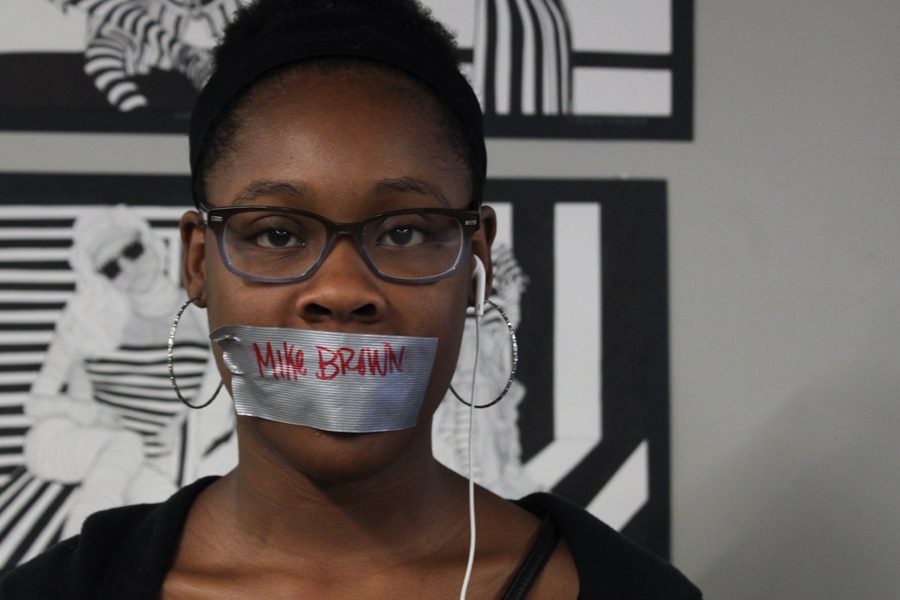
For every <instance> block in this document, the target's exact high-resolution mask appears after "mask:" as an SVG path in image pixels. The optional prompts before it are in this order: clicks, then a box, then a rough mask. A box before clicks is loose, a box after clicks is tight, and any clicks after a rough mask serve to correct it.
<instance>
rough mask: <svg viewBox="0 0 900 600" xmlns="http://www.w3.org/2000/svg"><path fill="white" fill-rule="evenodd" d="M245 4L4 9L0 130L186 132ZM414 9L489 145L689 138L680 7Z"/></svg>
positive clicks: (540, 0)
mask: <svg viewBox="0 0 900 600" xmlns="http://www.w3.org/2000/svg"><path fill="white" fill-rule="evenodd" d="M296 1H297V2H303V1H304V0H296ZM245 2H247V0H6V1H5V2H3V3H2V4H0V20H2V21H3V22H4V23H5V24H6V25H7V27H10V24H14V25H12V27H13V28H14V29H15V35H8V36H3V37H0V78H2V80H4V81H13V82H15V83H16V84H15V85H5V86H0V129H9V130H47V131H52V130H62V131H148V132H184V131H186V129H187V122H188V118H189V114H190V108H191V106H192V104H193V100H194V98H195V96H196V93H197V89H198V88H199V87H200V86H201V85H202V84H203V82H204V81H205V80H206V78H207V77H208V76H209V72H210V68H211V58H210V47H211V46H212V45H213V44H214V42H215V40H216V39H217V38H218V37H219V36H221V34H222V31H223V29H224V27H225V25H226V24H227V23H228V20H229V19H230V17H231V15H232V14H233V13H234V11H235V10H237V9H238V8H239V7H240V6H241V5H242V4H243V3H245ZM423 4H424V5H426V6H427V7H429V8H430V9H431V10H432V11H433V13H434V15H435V16H436V17H437V18H439V19H440V20H442V21H443V22H444V23H445V24H447V26H448V27H449V28H450V29H451V30H452V31H454V32H455V33H456V34H457V38H458V42H459V45H460V60H461V63H462V67H463V69H464V70H465V71H466V72H467V74H468V76H469V78H470V81H471V82H472V85H473V87H474V88H475V90H476V92H477V93H478V96H479V99H480V100H481V103H482V108H483V110H484V114H485V128H486V132H487V135H488V136H502V137H519V136H524V137H586V138H591V137H593V138H677V139H689V138H690V137H691V135H692V111H693V107H692V104H693V83H692V68H693V67H692V61H693V58H692V56H693V41H692V36H693V0H423Z"/></svg>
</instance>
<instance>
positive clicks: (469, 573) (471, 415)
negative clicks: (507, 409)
mask: <svg viewBox="0 0 900 600" xmlns="http://www.w3.org/2000/svg"><path fill="white" fill-rule="evenodd" d="M480 330H481V315H479V314H478V313H477V312H476V314H475V366H474V368H473V369H472V394H471V395H470V396H469V444H468V445H469V560H468V562H467V563H466V576H465V577H464V578H463V584H462V589H461V590H460V591H459V600H466V592H467V591H468V590H469V580H470V579H471V578H472V566H473V565H474V564H475V469H474V461H473V459H472V455H473V453H472V431H473V429H474V426H475V380H476V379H477V377H478V345H479V343H480V339H479V336H480V333H481V331H480Z"/></svg>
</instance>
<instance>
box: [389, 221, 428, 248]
mask: <svg viewBox="0 0 900 600" xmlns="http://www.w3.org/2000/svg"><path fill="white" fill-rule="evenodd" d="M424 241H425V234H424V233H423V232H422V231H421V230H420V229H417V228H415V227H413V226H411V225H402V226H399V227H392V228H391V229H389V230H388V231H386V232H385V233H384V234H383V235H382V236H381V238H380V239H379V240H378V243H379V244H382V245H385V246H417V245H419V244H421V243H423V242H424Z"/></svg>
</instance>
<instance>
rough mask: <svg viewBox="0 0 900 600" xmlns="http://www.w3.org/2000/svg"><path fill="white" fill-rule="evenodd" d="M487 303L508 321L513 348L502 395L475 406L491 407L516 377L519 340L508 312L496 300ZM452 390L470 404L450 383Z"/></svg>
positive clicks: (463, 401)
mask: <svg viewBox="0 0 900 600" xmlns="http://www.w3.org/2000/svg"><path fill="white" fill-rule="evenodd" d="M485 303H487V304H490V305H491V306H493V307H494V308H496V309H497V312H498V313H500V316H501V317H503V320H504V321H505V322H506V331H507V333H508V334H509V347H510V349H511V350H512V369H511V370H510V372H509V379H507V380H506V385H505V386H504V387H503V390H502V391H501V392H500V395H499V396H497V397H496V398H494V399H493V400H491V401H490V402H488V403H487V404H476V405H475V407H474V408H489V407H491V406H493V405H495V404H497V403H498V402H500V401H501V400H503V397H504V396H506V393H507V392H508V391H509V388H510V386H512V383H513V380H514V379H515V378H516V369H517V368H518V367H519V341H518V340H517V339H516V330H515V329H513V324H512V322H511V321H510V320H509V317H507V316H506V313H505V312H504V311H503V309H502V308H500V307H499V306H498V305H497V303H496V302H494V301H493V300H485ZM472 377H475V373H474V372H473V373H472ZM450 391H451V392H452V393H453V395H454V396H456V399H457V400H459V401H460V402H462V403H463V404H465V405H466V406H470V403H469V402H466V401H465V400H463V399H462V398H461V397H460V395H459V394H457V393H456V390H454V389H453V385H452V384H451V385H450Z"/></svg>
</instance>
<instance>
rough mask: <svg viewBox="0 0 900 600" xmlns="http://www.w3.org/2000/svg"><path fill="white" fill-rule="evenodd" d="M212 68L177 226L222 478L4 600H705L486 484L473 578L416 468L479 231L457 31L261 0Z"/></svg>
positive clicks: (467, 93)
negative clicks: (221, 404)
mask: <svg viewBox="0 0 900 600" xmlns="http://www.w3.org/2000/svg"><path fill="white" fill-rule="evenodd" d="M216 63H217V67H216V71H215V73H214V75H213V78H212V79H211V81H210V82H209V83H208V84H207V87H206V88H205V89H204V91H203V93H202V94H201V97H200V99H199V100H198V103H197V107H196V108H195V112H194V116H193V121H192V128H191V159H192V167H193V177H194V184H195V194H196V199H197V201H198V204H199V206H200V209H201V210H200V212H199V213H196V212H190V213H188V214H186V215H185V216H184V217H183V219H182V222H181V233H182V240H183V242H184V246H185V263H184V283H185V287H186V289H187V291H188V294H189V295H190V296H191V297H192V298H194V299H195V303H196V304H198V305H200V306H204V307H205V308H206V309H207V314H208V319H209V326H210V330H211V331H212V334H211V336H212V338H213V340H214V341H215V342H216V350H215V352H216V359H217V361H218V365H219V371H220V372H221V374H222V378H223V380H224V382H225V385H226V387H227V388H228V389H229V391H231V392H232V394H233V396H234V400H235V406H236V411H237V413H238V415H239V416H238V419H237V433H238V440H239V465H238V467H237V468H236V469H234V470H233V471H232V472H230V473H229V474H228V475H226V476H224V477H222V478H220V479H204V480H200V481H198V482H197V483H195V484H193V485H191V486H189V487H187V488H185V489H183V490H181V491H180V492H179V493H178V494H176V495H175V496H173V498H171V499H170V500H169V501H167V502H165V503H163V504H161V505H157V506H141V507H130V508H126V509H118V510H115V511H108V512H106V513H101V514H100V515H95V516H94V517H92V518H91V519H89V520H88V522H87V523H86V525H85V527H84V529H83V530H82V533H81V535H80V537H78V538H73V539H72V540H68V541H66V542H63V543H62V544H60V545H59V546H57V547H56V548H55V549H54V550H52V551H51V552H50V553H48V554H46V555H44V556H43V557H41V558H39V559H38V560H36V561H34V562H32V563H30V564H29V565H26V566H24V567H22V568H20V569H19V570H18V571H17V572H14V573H13V574H12V575H11V576H9V577H8V578H7V580H6V581H5V582H4V583H3V585H0V592H2V593H3V597H4V598H19V597H32V596H33V597H41V598H53V597H66V598H81V597H85V598H87V597H90V598H107V597H108V598H157V597H161V598H212V597H215V598H281V597H285V598H287V597H290V598H305V597H309V598H320V597H329V598H396V597H415V598H451V597H457V596H467V597H470V598H498V597H524V595H525V594H526V593H528V594H530V595H529V597H532V598H554V599H559V598H576V597H581V598H597V597H601V596H602V597H604V598H607V597H642V598H696V597H698V596H699V594H698V593H697V592H696V590H695V588H693V586H691V585H690V583H688V582H687V581H686V580H685V579H684V578H683V577H682V576H681V575H680V574H679V573H678V572H677V571H675V570H674V569H672V568H671V567H669V566H667V565H665V564H664V563H662V562H660V561H658V560H656V559H653V558H652V557H650V556H648V555H646V554H645V553H643V552H641V551H639V550H637V549H636V548H633V547H631V546H630V545H628V544H627V543H626V542H624V541H623V540H621V539H620V538H619V537H618V536H617V535H616V534H615V533H614V532H612V531H611V530H609V529H608V528H606V527H605V526H603V525H601V524H600V523H599V522H597V521H595V520H594V519H593V518H592V517H590V516H589V515H587V514H586V513H584V512H582V511H580V510H579V509H576V508H575V507H572V506H571V505H568V504H566V503H564V502H563V501H561V500H559V499H556V498H553V497H551V496H547V495H538V496H533V497H529V498H528V499H525V500H523V501H521V502H520V503H518V504H517V503H513V502H509V501H507V500H504V499H501V498H499V497H497V496H495V495H492V494H490V493H488V492H487V491H485V490H482V489H479V490H478V491H477V492H476V493H475V510H476V516H477V521H476V522H477V553H476V556H475V561H474V569H473V570H472V572H471V577H469V576H468V573H467V561H468V560H469V558H470V553H469V544H470V539H471V538H470V528H469V522H470V521H469V510H468V503H467V483H466V481H465V480H464V479H462V478H461V477H459V476H458V475H455V474H454V473H453V472H451V471H450V470H449V469H446V468H445V467H442V466H441V465H440V464H439V463H438V462H437V461H436V460H435V459H434V458H433V457H432V454H431V439H430V432H431V415H432V413H433V412H434V411H435V409H436V408H437V405H438V403H439V402H440V400H441V398H442V397H443V395H444V392H445V390H446V389H447V387H448V385H449V384H450V380H451V377H452V374H453V371H454V367H455V364H456V360H457V354H458V352H459V345H460V340H461V338H462V334H463V328H464V321H465V315H466V308H467V306H469V305H472V304H473V303H478V302H479V299H478V297H477V296H478V292H477V289H476V288H477V287H479V286H477V285H476V283H477V281H478V277H476V278H475V280H474V281H473V274H475V275H477V267H476V265H477V263H478V262H479V261H480V262H482V263H483V264H484V265H485V271H486V279H487V280H488V282H489V280H490V260H489V256H490V254H489V250H490V245H491V241H492V238H493V234H494V230H495V222H494V220H495V219H494V213H493V211H492V210H491V209H490V208H488V207H482V206H481V205H480V204H481V202H480V200H481V188H482V185H483V183H484V176H485V156H484V139H483V134H482V131H481V123H480V111H479V108H478V104H477V101H476V100H475V98H474V94H473V93H472V91H471V88H469V87H468V85H467V84H466V83H465V80H464V79H463V78H462V77H461V76H460V75H459V72H458V70H457V67H456V61H455V50H454V47H453V45H452V41H451V39H450V37H449V35H448V34H447V33H446V32H445V31H443V29H442V28H441V27H440V26H439V25H438V24H437V23H435V22H433V21H432V20H430V19H429V18H428V17H427V15H426V14H424V13H423V12H422V10H421V9H420V8H419V7H418V5H417V4H416V3H414V2H411V1H399V0H397V1H387V0H383V1H380V2H348V1H334V0H331V1H324V0H323V1H316V2H312V1H310V2H303V3H301V2H296V1H295V0H268V1H267V0H262V1H261V2H259V3H258V4H256V5H254V6H251V7H249V8H248V9H246V10H245V11H243V12H242V13H240V14H239V15H238V18H237V20H236V21H235V22H234V23H233V25H232V26H231V28H230V29H229V30H228V32H227V33H226V36H225V39H224V40H223V42H222V44H221V46H220V47H219V49H218V50H217V54H216ZM348 224H352V225H348ZM483 283H484V282H483V281H482V284H483ZM481 287H482V289H483V285H482V286H481ZM488 289H489V286H488ZM366 344H368V345H366ZM298 349H302V350H304V352H299V351H298ZM376 350H377V351H379V352H382V353H383V354H377V353H376ZM407 350H408V353H407V354H404V351H407ZM363 356H365V357H367V358H366V359H365V360H363V359H362V357H363ZM386 356H389V357H390V360H387V359H385V357H386ZM379 357H380V358H379ZM407 360H408V361H410V362H405V361H407ZM429 366H430V367H431V368H430V370H429V369H428V367H429ZM382 381H391V382H396V385H394V386H387V387H385V386H379V384H380V382H382ZM291 386H297V388H296V389H299V390H301V391H302V393H291V392H290V391H289V390H291V389H294V388H292V387H291ZM310 390H315V392H310ZM360 390H364V393H360ZM367 390H372V391H371V393H369V392H368V391H367ZM401 394H403V395H404V397H408V398H409V402H408V403H406V402H404V403H399V404H397V403H395V402H394V400H395V399H396V398H395V397H396V396H398V395H401ZM374 400H377V402H373V401H374ZM420 402H421V405H420V408H419V409H418V410H415V409H414V407H415V406H417V405H418V404H419V403H420ZM298 406H303V407H304V410H299V411H298V410H297V407H298ZM348 407H351V408H348ZM357 407H358V408H357ZM411 407H413V408H411ZM253 415H256V416H253ZM311 423H312V424H314V426H311V425H310V424H311ZM555 530H558V531H559V532H560V533H561V536H562V537H561V539H560V540H559V541H558V543H557V536H556V535H555V533H554V531H555ZM526 556H529V557H530V558H529V559H528V560H524V559H525V557H526ZM523 560H524V564H523ZM47 572H53V573H59V574H61V575H60V577H59V578H58V579H57V580H56V581H52V582H47V581H46V578H45V580H44V581H39V579H40V577H39V574H40V573H47ZM4 586H5V587H4ZM28 594H31V596H29V595H28Z"/></svg>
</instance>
